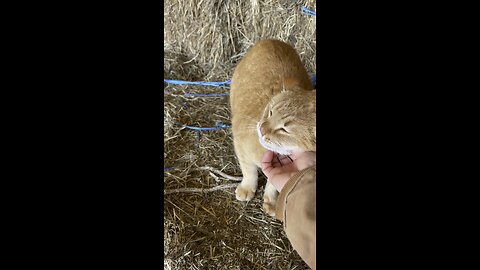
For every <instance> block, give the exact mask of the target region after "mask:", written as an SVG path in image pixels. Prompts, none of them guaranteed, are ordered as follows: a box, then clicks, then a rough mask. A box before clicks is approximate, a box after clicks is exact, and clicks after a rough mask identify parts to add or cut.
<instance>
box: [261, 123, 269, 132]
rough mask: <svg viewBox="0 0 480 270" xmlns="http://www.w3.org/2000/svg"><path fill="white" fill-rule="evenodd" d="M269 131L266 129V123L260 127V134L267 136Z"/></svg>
mask: <svg viewBox="0 0 480 270" xmlns="http://www.w3.org/2000/svg"><path fill="white" fill-rule="evenodd" d="M266 131H267V128H266V127H265V123H263V124H262V125H261V126H260V133H261V134H262V135H265V132H266Z"/></svg>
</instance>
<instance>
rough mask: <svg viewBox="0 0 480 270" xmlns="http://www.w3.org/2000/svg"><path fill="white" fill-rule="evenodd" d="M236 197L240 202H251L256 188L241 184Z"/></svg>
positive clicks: (236, 191)
mask: <svg viewBox="0 0 480 270" xmlns="http://www.w3.org/2000/svg"><path fill="white" fill-rule="evenodd" d="M235 196H236V197H237V200H239V201H250V200H251V199H252V198H253V196H255V188H252V187H248V186H242V184H240V185H238V187H237V189H236V190H235Z"/></svg>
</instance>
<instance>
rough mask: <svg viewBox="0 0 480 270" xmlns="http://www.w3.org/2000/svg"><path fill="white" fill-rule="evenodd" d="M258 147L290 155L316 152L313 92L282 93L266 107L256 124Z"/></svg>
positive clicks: (314, 92)
mask: <svg viewBox="0 0 480 270" xmlns="http://www.w3.org/2000/svg"><path fill="white" fill-rule="evenodd" d="M257 133H258V137H259V140H260V144H261V145H262V146H263V147H265V148H266V149H268V150H271V151H274V152H277V153H280V154H283V155H289V154H291V153H292V152H293V151H316V137H317V136H316V91H315V90H304V89H301V90H299V89H297V91H282V92H280V93H279V94H277V95H275V96H274V97H273V98H272V100H271V101H270V102H269V103H268V104H267V106H266V107H265V110H264V112H263V114H262V116H261V118H260V121H259V122H258V123H257Z"/></svg>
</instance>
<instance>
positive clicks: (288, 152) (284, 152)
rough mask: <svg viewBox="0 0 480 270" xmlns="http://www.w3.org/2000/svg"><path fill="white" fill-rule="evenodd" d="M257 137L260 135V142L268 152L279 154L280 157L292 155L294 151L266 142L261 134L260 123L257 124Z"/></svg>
mask: <svg viewBox="0 0 480 270" xmlns="http://www.w3.org/2000/svg"><path fill="white" fill-rule="evenodd" d="M257 135H258V140H259V142H260V144H261V145H262V146H263V147H264V148H265V149H267V150H270V151H272V152H275V153H278V154H280V155H291V154H292V152H293V150H294V149H290V148H291V147H285V146H281V145H279V144H276V143H274V142H271V141H267V140H264V139H263V136H262V133H261V132H260V123H257Z"/></svg>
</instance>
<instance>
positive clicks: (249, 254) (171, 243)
mask: <svg viewBox="0 0 480 270" xmlns="http://www.w3.org/2000/svg"><path fill="white" fill-rule="evenodd" d="M237 2H238V3H237ZM302 6H307V7H308V8H309V9H312V10H315V3H314V2H312V1H235V3H232V1H212V0H208V1H182V0H176V1H165V10H164V22H165V29H164V30H165V33H164V40H165V45H164V53H165V58H164V76H165V79H175V80H187V81H225V80H227V79H230V78H231V75H232V73H233V70H234V68H235V65H236V63H237V62H238V61H239V60H240V59H241V57H242V56H243V54H244V53H245V51H246V50H247V49H248V48H249V47H250V46H251V45H253V43H255V42H256V41H257V40H259V39H260V38H277V39H281V40H284V41H287V42H289V43H290V44H292V45H294V46H295V48H296V49H297V50H298V52H299V53H300V56H301V58H302V61H303V62H304V64H305V66H306V68H307V71H309V72H310V73H311V74H315V73H316V72H315V71H316V66H315V51H314V50H315V43H316V38H315V33H316V31H315V28H316V27H315V17H310V16H307V15H305V14H302V13H301V11H300V7H302ZM164 92H165V94H164V146H165V151H164V158H165V164H164V167H165V168H166V169H165V172H164V179H163V181H164V189H165V195H164V225H165V230H164V237H165V238H164V239H165V240H164V247H165V253H164V268H165V269H308V266H307V265H306V264H305V263H304V262H303V261H302V260H301V259H300V257H299V256H298V254H297V253H296V252H295V251H294V250H293V249H292V247H291V245H290V243H289V241H288V239H287V238H286V236H285V233H284V232H283V229H282V224H281V223H280V222H279V221H277V220H275V219H274V218H271V217H270V216H267V215H266V214H265V213H264V212H263V211H262V194H263V188H264V183H265V182H266V180H265V178H264V177H263V176H261V178H260V183H259V190H258V191H257V193H256V195H255V197H254V199H253V200H252V201H250V202H248V203H246V202H239V201H237V200H236V199H235V185H237V184H238V183H239V182H238V177H240V176H241V171H240V168H239V166H238V163H237V160H236V157H235V153H234V149H233V142H232V134H231V130H230V129H229V128H219V129H217V130H211V131H205V130H202V131H197V130H193V129H190V128H187V127H185V125H190V126H195V127H214V126H215V125H216V124H217V123H223V124H226V125H229V124H230V120H229V119H230V110H229V104H228V89H224V88H220V87H209V86H196V85H174V84H165V87H164ZM187 93H189V94H191V93H193V94H208V93H216V94H218V93H226V94H227V95H226V96H220V97H186V96H184V95H185V94H187ZM215 170H218V171H221V172H223V173H225V174H227V175H228V176H233V177H237V178H231V179H229V178H230V177H227V176H222V175H221V174H219V173H218V172H215ZM260 175H261V174H260ZM211 188H217V189H216V190H209V189H211ZM201 190H204V191H206V192H202V191H201Z"/></svg>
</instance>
